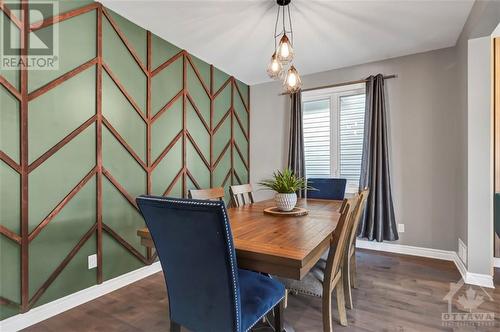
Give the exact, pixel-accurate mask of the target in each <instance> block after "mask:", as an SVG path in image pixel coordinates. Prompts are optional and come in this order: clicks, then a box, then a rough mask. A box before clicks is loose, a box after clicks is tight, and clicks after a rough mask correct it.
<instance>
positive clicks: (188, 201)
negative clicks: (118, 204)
mask: <svg viewBox="0 0 500 332" xmlns="http://www.w3.org/2000/svg"><path fill="white" fill-rule="evenodd" d="M138 199H149V200H152V201H160V202H170V203H180V204H189V205H207V206H218V207H220V208H221V211H222V214H223V216H224V227H225V229H226V244H227V246H228V248H229V252H230V253H231V252H232V251H233V250H234V249H233V248H232V247H231V241H230V237H229V223H228V220H227V215H226V209H225V207H224V202H210V201H206V202H205V201H196V200H182V201H181V200H176V199H170V198H160V197H158V198H153V197H144V196H140V197H139V198H138ZM229 263H230V264H231V274H232V277H233V291H234V302H235V305H236V331H240V308H239V300H238V291H237V288H236V271H235V268H234V262H233V255H229Z"/></svg>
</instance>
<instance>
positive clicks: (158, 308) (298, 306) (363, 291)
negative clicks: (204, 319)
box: [26, 250, 500, 332]
mask: <svg viewBox="0 0 500 332" xmlns="http://www.w3.org/2000/svg"><path fill="white" fill-rule="evenodd" d="M357 262H358V284H359V288H358V289H355V290H353V301H354V307H355V309H353V310H348V311H347V315H348V323H349V326H348V327H342V326H340V325H339V324H338V317H337V316H336V315H335V314H334V317H333V318H334V330H335V331H359V332H367V331H398V332H413V331H416V332H422V331H470V330H474V329H473V328H472V329H471V328H468V329H467V328H455V329H452V328H450V327H444V326H442V322H441V313H443V312H447V309H448V305H447V302H446V301H444V300H443V298H444V297H445V295H446V294H447V293H448V290H449V284H450V282H457V281H458V280H460V274H459V273H458V271H457V269H456V268H455V266H454V264H453V263H451V262H445V261H439V260H433V259H426V258H420V257H412V256H403V255H396V254H388V253H377V252H373V251H367V250H359V251H358V253H357ZM496 272H497V274H496V276H495V284H496V286H497V288H496V289H495V290H488V293H489V294H490V295H491V296H492V298H493V301H486V302H484V303H483V304H482V305H481V306H480V307H479V308H480V309H481V310H482V311H488V312H494V313H495V319H496V320H495V323H496V326H495V327H481V328H479V329H476V331H498V328H499V327H500V277H499V276H498V275H499V274H500V273H498V272H499V271H496ZM467 287H468V286H467ZM473 289H474V290H475V291H477V292H480V291H481V290H480V288H479V287H473ZM334 302H335V301H334ZM456 302H457V301H454V302H453V303H454V305H453V311H454V312H455V311H460V310H459V309H458V307H457V303H456ZM333 312H334V313H336V312H337V311H336V310H333ZM285 319H286V320H287V321H288V322H290V323H291V325H292V326H293V327H294V328H295V330H296V331H298V332H300V331H307V332H315V331H318V332H320V331H322V323H321V322H322V320H321V299H319V298H314V297H309V296H301V295H291V296H290V297H289V300H288V308H287V309H286V310H285ZM169 325H170V322H169V317H168V301H167V296H166V289H165V286H164V281H163V275H162V274H161V273H157V274H155V275H153V276H150V277H148V278H145V279H143V280H140V281H138V282H136V283H134V284H132V285H129V286H128V287H124V288H122V289H119V290H117V291H115V292H112V293H110V294H107V295H105V296H103V297H101V298H98V299H96V300H94V301H91V302H89V303H86V304H84V305H81V306H79V307H77V308H74V309H72V310H69V311H67V312H64V313H62V314H60V315H58V316H55V317H52V318H50V319H48V320H46V321H44V322H41V323H39V324H37V325H34V326H32V327H30V328H28V329H26V331H36V332H56V331H57V332H58V331H76V332H80V331H82V332H83V331H111V332H113V331H120V332H122V331H144V332H146V331H147V332H154V331H168V330H169ZM183 331H185V330H183ZM256 331H258V332H268V331H272V330H271V329H265V328H259V329H257V330H256Z"/></svg>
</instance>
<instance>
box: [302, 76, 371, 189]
mask: <svg viewBox="0 0 500 332" xmlns="http://www.w3.org/2000/svg"><path fill="white" fill-rule="evenodd" d="M302 109H303V125H304V148H305V160H306V176H307V177H308V178H318V177H340V178H345V179H347V189H346V190H347V192H348V193H352V192H356V191H357V190H358V187H359V177H360V172H361V157H362V151H363V129H364V117H365V88H364V84H353V85H348V86H343V87H338V88H330V89H324V90H317V91H308V92H304V93H303V108H302Z"/></svg>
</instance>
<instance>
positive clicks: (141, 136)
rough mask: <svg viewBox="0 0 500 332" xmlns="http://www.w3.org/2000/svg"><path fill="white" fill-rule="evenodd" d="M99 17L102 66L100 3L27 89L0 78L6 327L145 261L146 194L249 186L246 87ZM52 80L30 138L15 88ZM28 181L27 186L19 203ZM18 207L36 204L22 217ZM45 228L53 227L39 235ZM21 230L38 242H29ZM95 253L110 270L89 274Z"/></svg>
mask: <svg viewBox="0 0 500 332" xmlns="http://www.w3.org/2000/svg"><path fill="white" fill-rule="evenodd" d="M54 2H57V3H58V12H57V13H56V14H63V13H67V12H70V11H75V10H78V9H80V8H84V7H86V6H95V4H94V3H93V2H92V1H54ZM6 5H7V6H9V3H7V4H6ZM102 10H103V12H105V14H106V15H104V13H103V15H102V21H101V22H102V24H101V27H102V30H101V37H102V57H101V59H102V66H100V64H99V61H98V60H99V43H98V35H99V25H98V22H99V17H100V15H99V12H100V11H101V7H100V5H97V6H95V8H91V10H88V11H86V12H84V13H81V14H78V15H75V16H72V17H70V18H69V19H66V20H63V21H61V22H59V23H56V25H57V27H58V31H59V39H58V41H57V42H58V45H59V57H58V64H59V67H58V69H57V70H32V69H29V70H28V75H27V81H25V82H23V80H22V78H21V74H20V70H2V71H1V72H0V75H1V78H2V81H3V83H2V84H0V105H1V107H0V149H1V152H2V158H1V160H0V195H1V196H0V207H1V208H0V221H1V223H0V225H1V226H2V234H0V259H1V261H0V280H1V282H0V320H1V319H5V318H8V317H10V316H13V315H15V314H17V313H19V312H20V311H21V308H22V307H23V306H24V309H26V310H29V309H31V308H33V307H36V306H39V305H42V304H44V303H47V302H50V301H53V300H55V299H58V298H61V297H63V296H66V295H69V294H71V293H74V292H76V291H79V290H82V289H85V288H87V287H90V286H93V285H96V284H97V283H98V282H99V281H106V280H109V279H112V278H115V277H117V276H120V275H122V274H124V273H127V272H130V271H132V270H135V269H137V268H140V267H142V266H144V265H145V264H149V263H151V262H152V261H153V260H152V259H150V258H149V257H148V256H147V252H146V250H145V248H144V247H143V246H142V245H141V244H140V239H139V237H138V236H137V235H136V231H137V229H139V228H142V227H144V226H145V224H144V221H143V219H142V217H141V215H140V214H139V212H138V210H137V208H136V207H135V205H134V204H133V199H135V197H136V196H138V195H141V194H146V193H148V188H149V193H150V194H154V195H164V194H166V195H168V196H174V197H183V196H186V193H187V190H189V189H192V188H209V187H218V186H224V187H225V188H226V191H228V187H229V185H231V184H240V183H247V182H248V181H249V169H248V162H249V155H248V151H249V142H248V137H249V112H250V110H249V86H248V85H246V84H244V83H243V82H241V81H239V80H237V79H235V78H234V77H232V76H230V75H229V74H226V73H224V72H223V71H221V70H219V69H217V68H215V67H213V66H212V65H210V64H208V63H206V62H204V61H203V60H201V59H199V58H197V57H195V56H193V55H190V54H189V53H187V52H185V51H183V50H181V49H179V48H178V47H176V46H175V45H172V44H171V43H169V42H167V41H165V40H163V39H161V38H160V37H158V36H156V35H154V34H150V33H149V32H148V31H146V30H145V29H143V28H141V27H139V26H137V25H135V24H133V23H132V22H130V21H128V20H127V19H125V18H123V17H121V16H120V15H118V14H116V13H114V12H112V11H111V10H109V9H105V8H104V9H102ZM0 15H2V17H1V19H0V21H2V20H7V23H9V24H10V25H11V26H12V30H13V32H12V36H14V37H15V38H21V36H22V34H23V31H22V29H20V28H19V27H17V26H16V25H15V24H14V23H15V22H14V21H11V20H10V19H9V18H8V17H7V15H5V13H3V12H0ZM0 23H2V22H0ZM32 23H33V22H32ZM1 26H2V29H3V24H2V25H1ZM43 29H48V28H47V27H45V28H43ZM43 29H42V30H43ZM120 35H122V36H123V37H124V39H125V40H126V42H124V40H122V38H121V37H120ZM148 37H149V38H148ZM15 43H16V42H14V44H15ZM148 46H149V47H148ZM148 48H149V50H150V53H149V55H150V57H149V61H150V63H149V66H148ZM133 54H135V57H134V56H133ZM174 57H176V58H175V60H173V58H174ZM92 60H95V63H93V64H92V65H91V66H89V67H88V68H86V69H84V70H82V71H80V72H79V73H78V74H76V75H74V76H72V77H70V78H69V79H67V80H62V81H61V82H59V81H60V80H58V79H59V78H61V77H62V76H63V75H64V74H67V73H68V72H70V71H72V70H75V69H78V68H81V67H80V66H81V65H83V64H85V63H88V62H89V61H92ZM169 60H170V61H169ZM138 62H139V63H140V64H141V65H140V64H138ZM166 63H167V64H168V65H166V66H165V64H166ZM160 67H161V68H160ZM158 68H159V69H158ZM99 78H101V80H99ZM54 82H59V83H58V84H54ZM99 82H101V85H99ZM148 82H150V91H149V92H150V93H149V94H148ZM23 84H24V85H23ZM47 84H54V85H53V86H52V87H51V88H50V89H48V90H46V91H44V92H43V93H42V94H39V95H36V96H35V97H33V98H31V97H30V98H27V100H29V102H27V110H26V121H27V124H28V126H27V130H26V134H25V135H23V132H22V126H21V121H22V114H23V109H24V108H23V106H22V105H23V102H22V101H23V98H26V97H23V96H21V94H20V91H21V90H22V89H23V86H25V87H26V89H27V91H28V93H33V92H36V91H37V90H38V89H44V87H45V86H46V85H47ZM99 86H101V91H99V89H98V88H99ZM222 87H224V88H223V89H221V88H222ZM9 88H10V90H11V91H9ZM12 88H13V89H14V91H12ZM99 92H101V93H99ZM16 94H17V96H16ZM99 95H101V96H102V98H101V99H99ZM99 106H100V107H99ZM99 110H101V113H99ZM101 114H102V122H101V120H100V119H101ZM83 124H86V125H85V126H84V128H83V127H82V125H83ZM99 128H101V131H100V130H99ZM75 131H76V133H77V134H76V135H74V133H75ZM99 132H101V134H100V135H99ZM148 135H149V136H150V139H149V140H148ZM23 139H24V141H23ZM61 142H62V143H61ZM100 143H101V144H102V145H100ZM23 144H25V146H26V148H27V151H26V153H27V154H26V155H27V158H26V160H25V161H24V163H25V164H24V165H23V164H22V163H23V160H22V158H21V149H22V146H23ZM99 146H102V148H101V151H100V150H99ZM54 147H57V148H54ZM165 152H166V153H165ZM101 160H102V170H100V169H99V167H98V166H99V163H100V161H101ZM190 176H191V177H190ZM22 179H26V180H27V182H28V189H27V191H26V192H25V193H24V194H23V190H22V188H21V185H22ZM148 181H149V182H150V187H148ZM99 193H100V194H101V195H99ZM23 195H24V196H23ZM99 197H101V201H99ZM68 198H70V199H68ZM226 198H228V195H227V196H226ZM23 199H24V200H26V201H27V202H28V203H27V205H26V207H25V209H26V210H25V213H26V214H25V218H23V213H22V209H23V207H22V201H23ZM101 204H102V210H100V208H99V206H100V205H101ZM99 211H101V212H99ZM99 215H100V216H101V217H102V224H103V225H104V226H100V224H99V223H98V216H99ZM44 220H46V221H47V220H49V222H48V223H47V224H46V225H44V226H43V227H42V228H39V227H40V223H41V222H42V221H44ZM23 223H24V224H23ZM23 225H25V227H26V228H27V230H28V234H29V235H32V236H30V238H29V240H30V241H23V240H25V239H22V234H21V233H22V226H23ZM94 229H95V230H94ZM107 229H110V230H112V232H111V233H110V232H109V231H107ZM99 230H102V238H101V241H99V240H98V236H99V234H100V233H101V232H99ZM89 231H92V233H91V234H90V236H86V234H87V233H88V232H89ZM32 232H35V233H32ZM16 239H22V240H19V241H17V240H16ZM82 239H83V240H85V239H86V240H85V241H84V242H83V243H80V244H81V245H78V243H79V242H81V241H82ZM23 243H29V244H25V246H24V247H23ZM124 243H125V245H124ZM127 247H128V248H127ZM75 249H77V250H76V251H75ZM98 251H99V252H100V253H101V254H102V265H100V266H99V267H100V268H99V269H91V270H89V269H87V257H88V256H89V255H91V254H95V253H97V252H98ZM23 252H24V253H26V255H25V256H24V257H25V258H22V257H23V255H22V253H23ZM23 262H25V263H26V262H27V264H26V265H25V266H26V268H25V269H23ZM61 264H62V265H61ZM61 267H62V268H61ZM99 271H100V275H99ZM23 275H25V276H27V280H28V283H27V285H25V287H26V288H25V292H26V293H27V297H26V296H25V301H23V296H22V294H23V286H22V285H21V280H22V276H23ZM99 276H102V279H100V278H99ZM47 281H51V282H49V283H47ZM26 300H27V301H26ZM28 302H29V303H28Z"/></svg>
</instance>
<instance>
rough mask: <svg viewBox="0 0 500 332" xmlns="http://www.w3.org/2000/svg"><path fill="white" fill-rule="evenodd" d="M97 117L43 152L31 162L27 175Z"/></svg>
mask: <svg viewBox="0 0 500 332" xmlns="http://www.w3.org/2000/svg"><path fill="white" fill-rule="evenodd" d="M96 119H97V117H96V116H95V115H93V116H92V117H91V118H90V119H88V120H87V121H85V122H84V123H82V124H81V125H80V126H79V127H78V128H76V129H75V130H73V131H72V132H71V133H69V134H68V135H66V137H64V138H63V139H62V140H60V141H59V142H58V143H57V144H56V145H54V146H53V147H51V148H50V149H48V150H47V151H45V153H44V154H42V155H41V156H40V157H38V158H37V159H36V160H35V161H33V162H32V163H31V164H30V165H29V166H28V173H31V172H32V171H33V170H34V169H36V168H37V167H38V166H40V165H41V164H43V162H44V161H46V160H47V159H49V158H50V157H52V156H53V155H54V154H55V153H56V152H57V151H59V150H60V149H61V148H62V147H63V146H65V145H66V144H68V143H69V142H70V141H71V140H73V138H75V137H76V136H78V135H79V134H80V133H81V132H82V131H84V130H85V129H87V127H89V126H90V125H91V124H92V123H94V122H95V121H96Z"/></svg>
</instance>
